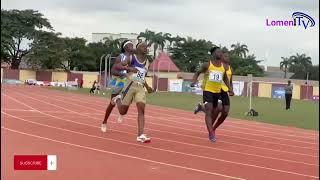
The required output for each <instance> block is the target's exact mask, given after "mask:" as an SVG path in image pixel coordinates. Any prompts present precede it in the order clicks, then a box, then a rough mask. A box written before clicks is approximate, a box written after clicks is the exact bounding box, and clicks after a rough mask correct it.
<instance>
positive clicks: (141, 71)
mask: <svg viewBox="0 0 320 180" xmlns="http://www.w3.org/2000/svg"><path fill="white" fill-rule="evenodd" d="M135 68H136V69H138V72H137V73H135V74H133V78H132V79H133V80H136V81H139V82H144V78H145V76H146V74H147V70H146V69H145V68H140V67H135Z"/></svg>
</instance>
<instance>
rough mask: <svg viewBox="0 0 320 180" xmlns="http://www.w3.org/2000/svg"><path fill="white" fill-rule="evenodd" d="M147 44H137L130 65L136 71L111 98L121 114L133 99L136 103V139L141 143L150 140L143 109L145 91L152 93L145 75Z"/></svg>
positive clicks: (123, 113)
mask: <svg viewBox="0 0 320 180" xmlns="http://www.w3.org/2000/svg"><path fill="white" fill-rule="evenodd" d="M147 47H148V46H147V44H146V43H144V42H140V43H138V44H137V47H136V49H137V54H136V55H133V57H132V60H131V63H130V66H131V67H133V68H136V69H137V70H138V71H137V72H135V73H129V77H130V79H129V80H128V84H127V85H126V87H125V88H124V89H123V90H122V93H121V94H120V95H118V96H116V97H115V98H113V99H112V102H113V103H114V104H117V106H118V109H119V112H120V114H121V115H125V114H126V113H127V111H128V109H129V106H130V104H131V103H132V101H133V100H134V101H135V102H136V104H137V111H138V137H137V141H138V142H142V143H148V142H150V138H149V137H147V135H146V134H144V123H145V117H144V110H145V105H146V92H145V88H146V89H147V91H148V93H152V92H153V89H152V88H151V87H150V86H149V85H148V84H147V83H146V81H145V77H146V75H147V72H148V68H149V61H148V60H147V59H146V55H147V53H148V48H147Z"/></svg>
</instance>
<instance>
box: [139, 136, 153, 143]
mask: <svg viewBox="0 0 320 180" xmlns="http://www.w3.org/2000/svg"><path fill="white" fill-rule="evenodd" d="M137 141H138V142H142V143H149V142H151V139H150V138H149V137H147V135H146V134H141V135H140V136H138V137H137Z"/></svg>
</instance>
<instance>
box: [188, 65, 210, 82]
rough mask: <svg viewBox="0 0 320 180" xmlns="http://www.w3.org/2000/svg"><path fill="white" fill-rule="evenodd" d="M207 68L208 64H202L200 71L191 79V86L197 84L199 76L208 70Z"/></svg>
mask: <svg viewBox="0 0 320 180" xmlns="http://www.w3.org/2000/svg"><path fill="white" fill-rule="evenodd" d="M208 68H209V63H204V64H202V66H201V67H200V69H199V70H198V71H197V72H196V73H194V75H193V78H192V84H193V85H194V84H195V83H197V81H198V78H199V76H200V74H201V73H205V72H206V71H207V70H208Z"/></svg>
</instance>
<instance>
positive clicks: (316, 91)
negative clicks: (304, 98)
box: [313, 86, 319, 96]
mask: <svg viewBox="0 0 320 180" xmlns="http://www.w3.org/2000/svg"><path fill="white" fill-rule="evenodd" d="M313 95H314V96H319V86H313Z"/></svg>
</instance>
